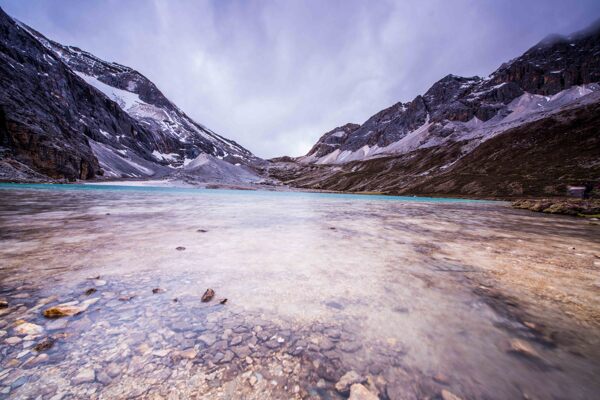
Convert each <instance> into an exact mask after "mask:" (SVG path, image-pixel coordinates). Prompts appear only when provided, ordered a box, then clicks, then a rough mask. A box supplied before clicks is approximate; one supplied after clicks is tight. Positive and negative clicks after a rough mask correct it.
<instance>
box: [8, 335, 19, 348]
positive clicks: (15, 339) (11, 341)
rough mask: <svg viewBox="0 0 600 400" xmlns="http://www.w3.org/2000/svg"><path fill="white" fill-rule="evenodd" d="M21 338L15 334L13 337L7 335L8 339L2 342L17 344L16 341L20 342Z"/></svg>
mask: <svg viewBox="0 0 600 400" xmlns="http://www.w3.org/2000/svg"><path fill="white" fill-rule="evenodd" d="M21 340H22V339H21V338H20V337H17V336H13V337H9V338H8V339H5V340H4V343H6V344H9V345H11V346H13V345H15V344H17V343H21Z"/></svg>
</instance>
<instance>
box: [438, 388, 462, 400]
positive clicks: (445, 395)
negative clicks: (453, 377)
mask: <svg viewBox="0 0 600 400" xmlns="http://www.w3.org/2000/svg"><path fill="white" fill-rule="evenodd" d="M442 399H443V400H462V399H461V398H460V397H458V396H457V395H455V394H454V393H452V392H450V391H448V390H446V389H444V390H442Z"/></svg>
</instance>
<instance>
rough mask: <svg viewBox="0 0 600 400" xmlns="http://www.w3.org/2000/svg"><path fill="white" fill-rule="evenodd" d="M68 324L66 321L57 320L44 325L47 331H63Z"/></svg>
mask: <svg viewBox="0 0 600 400" xmlns="http://www.w3.org/2000/svg"><path fill="white" fill-rule="evenodd" d="M68 323H69V322H68V321H67V320H66V319H57V320H54V321H50V322H48V323H47V324H46V329H47V330H49V331H56V330H59V329H65V328H66V327H67V325H68Z"/></svg>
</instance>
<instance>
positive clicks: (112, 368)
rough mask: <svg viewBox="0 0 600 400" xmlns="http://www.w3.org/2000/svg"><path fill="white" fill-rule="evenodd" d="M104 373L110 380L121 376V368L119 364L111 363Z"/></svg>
mask: <svg viewBox="0 0 600 400" xmlns="http://www.w3.org/2000/svg"><path fill="white" fill-rule="evenodd" d="M106 373H107V374H108V376H110V377H111V378H114V377H116V376H118V375H120V374H121V367H119V364H117V363H114V362H112V363H110V364H108V366H107V367H106Z"/></svg>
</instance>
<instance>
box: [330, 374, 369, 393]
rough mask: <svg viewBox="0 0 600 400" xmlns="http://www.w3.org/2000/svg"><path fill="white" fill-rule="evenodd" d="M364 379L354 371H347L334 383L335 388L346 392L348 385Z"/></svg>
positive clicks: (348, 388)
mask: <svg viewBox="0 0 600 400" xmlns="http://www.w3.org/2000/svg"><path fill="white" fill-rule="evenodd" d="M363 381H364V379H363V378H362V376H360V375H359V374H358V373H357V372H356V371H349V372H346V373H345V374H344V376H342V377H341V378H340V380H339V381H337V383H336V384H335V390H337V391H338V392H340V393H347V392H348V391H349V390H350V387H351V386H352V385H354V384H355V383H362V382H363Z"/></svg>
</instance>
